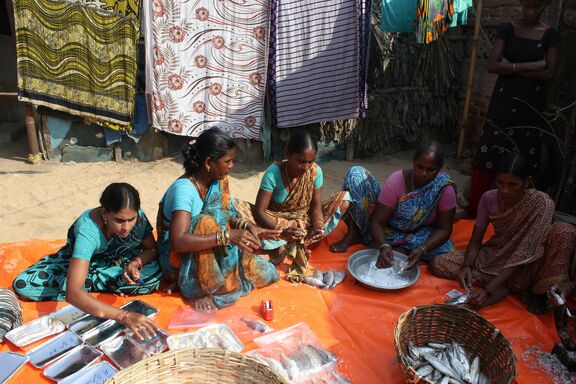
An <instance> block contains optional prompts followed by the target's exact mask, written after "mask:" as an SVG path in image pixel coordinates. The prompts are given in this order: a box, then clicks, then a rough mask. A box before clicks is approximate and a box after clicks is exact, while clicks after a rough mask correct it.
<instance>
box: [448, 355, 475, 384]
mask: <svg viewBox="0 0 576 384" xmlns="http://www.w3.org/2000/svg"><path fill="white" fill-rule="evenodd" d="M448 361H449V362H450V366H451V367H452V369H454V371H456V373H457V374H458V376H460V378H461V379H462V380H464V381H466V382H469V381H470V373H469V372H468V371H467V370H466V369H465V368H464V365H463V364H462V363H461V362H460V360H459V359H458V356H457V353H456V352H455V351H454V350H450V351H448Z"/></svg>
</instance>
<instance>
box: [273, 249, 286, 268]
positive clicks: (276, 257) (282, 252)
mask: <svg viewBox="0 0 576 384" xmlns="http://www.w3.org/2000/svg"><path fill="white" fill-rule="evenodd" d="M285 257H286V248H285V247H284V246H283V245H281V246H280V247H278V248H276V249H272V250H271V251H270V262H271V263H272V264H274V265H279V264H282V262H283V261H284V258H285Z"/></svg>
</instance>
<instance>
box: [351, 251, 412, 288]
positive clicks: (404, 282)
mask: <svg viewBox="0 0 576 384" xmlns="http://www.w3.org/2000/svg"><path fill="white" fill-rule="evenodd" d="M393 253H394V265H393V266H392V267H390V268H383V269H377V268H376V267H375V266H374V265H375V263H376V259H377V258H378V250H377V249H362V250H360V251H357V252H354V253H353V254H352V255H350V257H349V258H348V271H349V272H350V274H351V275H352V276H354V278H355V279H356V280H357V281H358V282H359V283H360V284H361V285H363V286H365V287H367V288H369V289H373V290H376V291H391V290H397V289H402V288H406V287H409V286H411V285H412V284H414V283H415V282H416V281H417V280H418V278H419V277H420V268H418V266H415V267H413V268H411V269H409V270H407V271H404V272H395V271H397V270H400V269H401V268H400V265H405V264H406V262H407V261H408V256H406V255H404V254H403V253H400V252H396V251H394V252H393Z"/></svg>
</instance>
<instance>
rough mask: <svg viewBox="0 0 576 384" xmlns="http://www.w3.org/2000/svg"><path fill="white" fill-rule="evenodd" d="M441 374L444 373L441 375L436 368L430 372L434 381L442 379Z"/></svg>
mask: <svg viewBox="0 0 576 384" xmlns="http://www.w3.org/2000/svg"><path fill="white" fill-rule="evenodd" d="M442 376H444V375H442V373H441V372H440V371H438V370H436V369H435V370H434V372H432V380H433V381H434V382H438V380H440V379H442Z"/></svg>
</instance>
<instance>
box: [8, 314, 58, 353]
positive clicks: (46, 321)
mask: <svg viewBox="0 0 576 384" xmlns="http://www.w3.org/2000/svg"><path fill="white" fill-rule="evenodd" d="M64 329H65V327H64V324H62V323H61V322H60V321H58V320H53V319H52V318H51V317H50V316H42V317H39V318H37V319H36V320H32V321H30V322H28V323H26V324H24V325H21V326H20V327H18V328H15V329H13V330H11V331H10V332H8V333H6V335H5V337H6V339H8V340H10V342H11V343H12V344H14V345H16V346H18V347H23V346H25V345H28V344H31V343H34V342H36V341H38V340H40V339H43V338H45V337H48V336H51V335H55V334H57V333H60V332H62V331H63V330H64Z"/></svg>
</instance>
